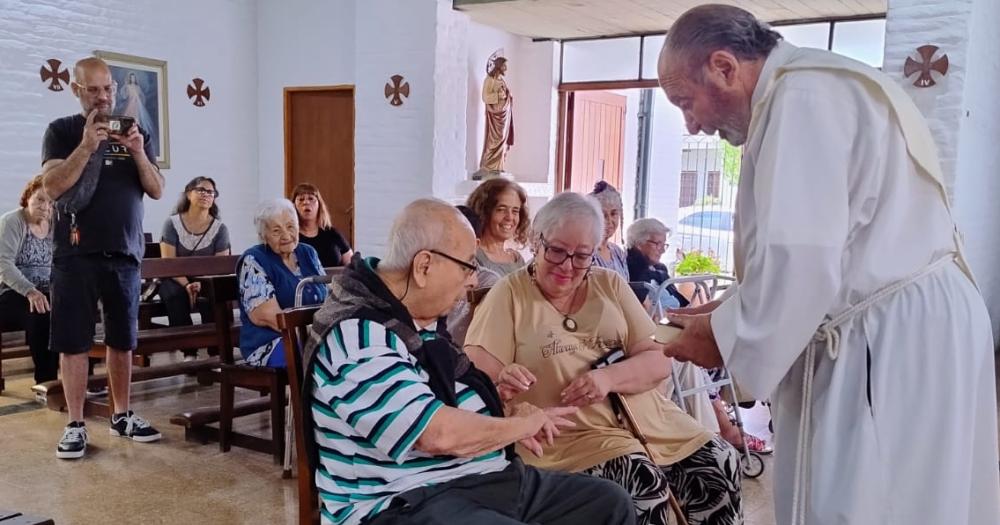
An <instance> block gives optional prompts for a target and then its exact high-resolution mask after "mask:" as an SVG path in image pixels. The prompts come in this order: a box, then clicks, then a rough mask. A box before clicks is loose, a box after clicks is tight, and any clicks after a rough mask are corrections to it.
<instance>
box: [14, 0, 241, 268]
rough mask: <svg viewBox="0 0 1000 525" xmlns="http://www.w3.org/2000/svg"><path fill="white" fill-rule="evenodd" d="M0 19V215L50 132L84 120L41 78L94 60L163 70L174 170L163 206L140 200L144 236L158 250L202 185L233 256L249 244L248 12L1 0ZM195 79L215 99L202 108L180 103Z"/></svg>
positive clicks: (223, 6)
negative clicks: (168, 223) (199, 182)
mask: <svg viewBox="0 0 1000 525" xmlns="http://www.w3.org/2000/svg"><path fill="white" fill-rule="evenodd" d="M0 12H2V13H3V16H2V17H0V89H2V91H3V93H4V96H3V97H2V98H0V115H3V118H0V143H2V144H3V148H0V166H3V169H2V170H0V187H3V188H4V191H3V192H0V209H2V210H8V209H12V208H14V207H15V206H16V205H17V198H18V196H19V195H20V191H21V189H22V188H23V186H24V183H25V182H26V181H27V180H28V178H30V176H32V175H34V174H35V173H37V172H38V171H39V166H40V155H41V140H42V134H43V133H44V131H45V126H46V125H47V124H48V123H49V121H51V120H53V119H55V118H58V117H62V116H65V115H69V114H72V113H76V112H78V111H80V106H79V102H78V100H77V99H76V98H75V97H74V96H73V95H72V93H71V91H70V90H69V89H68V88H66V89H65V90H64V91H62V92H52V91H49V90H48V89H46V86H47V84H43V83H42V82H41V79H40V78H39V68H40V67H42V65H43V64H44V63H45V61H46V60H48V59H49V58H57V59H59V60H61V61H62V62H63V63H64V65H65V67H67V69H69V70H70V71H71V70H72V65H73V63H74V62H75V61H76V60H78V59H80V58H83V57H84V56H87V55H90V54H91V53H92V52H93V51H94V50H95V49H100V50H105V51H116V52H120V53H127V54H131V55H139V56H144V57H150V58H157V59H162V60H166V61H167V73H168V74H167V79H168V82H169V85H168V87H167V91H168V97H169V99H168V106H169V126H170V160H171V168H170V169H169V170H164V172H163V174H164V176H165V177H166V179H167V188H166V192H165V195H164V197H163V198H162V199H161V200H159V201H151V200H149V199H147V200H146V216H145V224H144V228H145V230H146V231H149V232H153V233H154V235H155V236H156V237H157V238H158V237H159V232H160V230H161V229H162V226H163V221H164V219H165V218H166V217H167V215H169V213H170V211H171V210H172V208H173V205H174V204H175V202H176V198H177V196H178V194H179V192H180V190H181V189H182V188H183V185H184V184H185V183H186V182H187V181H188V180H190V179H191V178H192V177H195V176H199V175H202V176H210V177H212V178H214V179H215V180H216V182H217V183H218V186H219V190H220V192H221V193H222V196H221V198H220V200H219V205H220V207H221V208H222V212H223V216H224V220H225V221H226V223H227V225H229V227H230V231H231V233H232V237H233V244H234V246H235V247H237V249H240V248H242V247H244V246H246V245H247V243H248V242H249V241H251V240H252V238H253V237H254V234H253V232H252V226H251V225H250V224H249V222H250V215H249V211H248V210H247V209H246V207H245V206H241V205H240V204H242V203H245V202H251V201H255V200H256V198H257V184H256V178H257V157H256V155H254V154H253V145H254V144H256V142H257V136H256V129H257V113H256V111H255V110H254V108H255V107H256V98H257V77H256V54H257V42H256V36H255V34H256V3H255V2H254V1H252V0H230V1H227V2H197V1H194V0H176V1H173V2H169V3H167V2H157V1H155V0H130V1H126V0H103V1H95V0H86V1H84V0H81V1H76V2H66V1H60V0H38V1H32V2H30V3H29V2H23V1H13V0H3V1H0ZM188 35H196V37H193V36H188ZM194 77H201V78H203V79H205V81H206V82H207V84H208V86H209V88H210V89H211V93H212V98H211V100H210V101H209V102H208V104H207V105H206V106H205V107H201V108H198V107H195V106H193V105H192V104H191V101H190V100H189V99H188V98H187V94H186V86H187V85H188V83H189V82H190V81H191V79H192V78H194ZM248 181H249V182H250V183H249V184H248Z"/></svg>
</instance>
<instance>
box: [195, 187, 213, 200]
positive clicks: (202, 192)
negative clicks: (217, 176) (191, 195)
mask: <svg viewBox="0 0 1000 525" xmlns="http://www.w3.org/2000/svg"><path fill="white" fill-rule="evenodd" d="M191 191H193V192H195V193H197V194H198V195H208V196H209V197H212V198H215V197H218V196H219V192H218V191H215V190H213V189H210V188H194V189H192V190H191Z"/></svg>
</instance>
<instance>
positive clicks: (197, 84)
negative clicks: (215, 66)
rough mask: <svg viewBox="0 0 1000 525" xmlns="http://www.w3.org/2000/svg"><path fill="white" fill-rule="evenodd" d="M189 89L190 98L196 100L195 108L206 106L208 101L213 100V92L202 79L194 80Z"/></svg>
mask: <svg viewBox="0 0 1000 525" xmlns="http://www.w3.org/2000/svg"><path fill="white" fill-rule="evenodd" d="M192 84H193V85H192ZM203 86H204V87H203ZM187 88H188V89H187V93H188V98H194V105H195V106H198V107H202V106H204V105H205V101H206V100H208V99H210V98H212V92H211V90H209V89H208V86H205V81H204V80H202V79H200V78H196V79H194V80H192V81H191V84H188V87H187Z"/></svg>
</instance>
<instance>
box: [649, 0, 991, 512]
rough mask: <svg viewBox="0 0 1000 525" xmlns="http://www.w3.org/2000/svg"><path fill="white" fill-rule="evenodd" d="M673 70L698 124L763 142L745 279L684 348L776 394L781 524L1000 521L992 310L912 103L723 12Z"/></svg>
mask: <svg viewBox="0 0 1000 525" xmlns="http://www.w3.org/2000/svg"><path fill="white" fill-rule="evenodd" d="M659 74H660V84H661V86H662V87H663V90H664V92H665V93H666V95H667V98H668V99H669V100H670V101H671V102H672V103H673V104H675V105H676V106H678V107H679V108H680V109H681V110H682V111H683V113H684V118H685V119H686V121H687V126H688V130H689V131H690V132H691V133H698V132H699V131H704V132H705V133H709V134H711V133H715V132H716V131H718V132H719V135H720V136H721V137H722V138H724V139H726V140H727V141H729V142H730V143H732V144H734V145H744V147H745V149H744V154H743V167H742V171H741V175H740V186H739V194H738V197H737V206H736V210H737V214H736V221H735V232H736V235H735V242H736V250H735V253H736V257H735V265H736V276H737V279H738V281H739V284H738V285H737V286H735V287H733V288H732V293H731V294H730V295H729V296H728V297H727V298H725V299H724V300H722V301H717V302H713V303H711V304H709V305H707V306H705V307H703V308H699V309H697V310H694V311H693V312H689V313H693V314H695V315H693V316H690V317H680V316H675V319H678V320H680V321H681V322H683V323H685V325H686V328H685V330H684V333H683V335H682V336H681V337H680V338H679V340H677V341H676V343H674V344H673V345H670V346H669V347H668V349H667V351H668V353H670V354H672V355H674V356H676V357H677V358H679V359H686V360H691V361H694V362H695V363H698V364H701V365H703V366H719V365H722V364H725V365H726V366H728V367H729V369H730V370H731V371H732V372H733V375H734V377H735V378H736V379H737V381H738V382H739V383H740V386H741V387H742V389H743V390H744V391H745V392H749V393H750V394H752V395H753V396H754V397H756V398H757V399H764V398H767V397H770V398H771V399H772V401H774V403H775V407H774V412H775V413H774V421H775V425H776V427H775V429H776V433H777V441H778V443H780V447H779V450H778V456H777V458H776V473H775V491H774V497H775V505H776V517H777V521H778V523H780V524H787V523H810V524H817V523H818V524H823V523H879V524H904V523H969V524H980V523H1000V476H998V471H997V421H996V415H997V408H996V389H995V385H994V383H995V378H994V360H993V338H992V334H991V333H990V320H989V317H988V315H987V311H986V308H985V305H984V304H983V299H982V297H981V296H980V294H979V292H978V290H977V289H976V285H975V283H974V281H973V278H972V274H971V272H970V271H969V267H968V265H967V264H966V263H965V259H964V257H963V256H962V246H961V242H960V238H959V236H958V235H957V233H956V230H955V225H954V222H953V220H952V217H951V213H950V209H949V203H948V198H947V194H946V192H945V189H944V186H943V185H942V182H941V180H942V179H941V167H940V163H939V162H938V159H937V156H936V153H935V145H934V141H933V139H932V138H931V134H930V132H929V130H928V127H927V124H926V122H925V121H924V118H923V117H922V116H921V114H920V112H919V111H918V110H917V108H916V107H915V106H914V104H913V102H912V101H911V100H910V98H909V97H908V96H907V95H906V94H905V92H904V91H903V90H902V89H901V88H900V87H899V86H898V85H897V84H896V82H895V81H894V80H893V79H891V78H890V77H888V76H886V75H885V74H883V73H882V72H880V71H878V70H875V69H873V68H870V67H868V66H866V65H863V64H861V63H859V62H855V61H853V60H849V59H847V58H844V57H841V56H839V55H835V54H833V53H829V52H826V51H819V50H811V49H799V48H797V47H795V46H793V45H791V44H788V43H785V42H783V41H782V40H781V36H780V35H779V34H778V33H776V32H774V31H772V30H771V29H770V28H768V27H767V26H766V25H764V24H762V23H761V22H760V21H758V20H757V19H755V18H754V17H753V15H751V14H750V13H748V12H746V11H743V10H742V9H739V8H735V7H729V6H721V5H706V6H700V7H697V8H694V9H692V10H690V11H688V12H687V13H685V14H684V15H682V16H681V17H680V18H679V19H678V20H677V22H676V23H675V24H674V26H673V27H672V28H671V29H670V32H669V33H668V34H667V39H666V42H665V44H664V47H663V50H662V52H661V54H660V62H659ZM914 408H919V411H920V415H919V418H918V419H917V420H914V419H913V417H912V414H913V410H914ZM915 423H916V425H917V427H914V424H915Z"/></svg>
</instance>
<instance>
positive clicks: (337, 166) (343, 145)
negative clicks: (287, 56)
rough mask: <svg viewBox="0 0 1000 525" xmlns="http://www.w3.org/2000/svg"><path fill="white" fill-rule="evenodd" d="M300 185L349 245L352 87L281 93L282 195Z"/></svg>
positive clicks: (351, 233) (351, 223) (351, 225)
mask: <svg viewBox="0 0 1000 525" xmlns="http://www.w3.org/2000/svg"><path fill="white" fill-rule="evenodd" d="M302 182H309V183H311V184H314V185H316V187H317V188H319V191H320V193H321V194H322V195H323V200H324V201H326V206H327V208H329V210H330V219H331V220H332V221H333V226H334V227H335V228H337V230H339V231H340V232H341V233H343V234H344V236H345V237H346V238H347V240H348V241H349V242H350V243H351V246H354V244H355V242H354V86H321V87H301V88H298V87H296V88H285V194H286V195H289V196H291V192H292V189H293V188H295V185H296V184H299V183H302Z"/></svg>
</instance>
